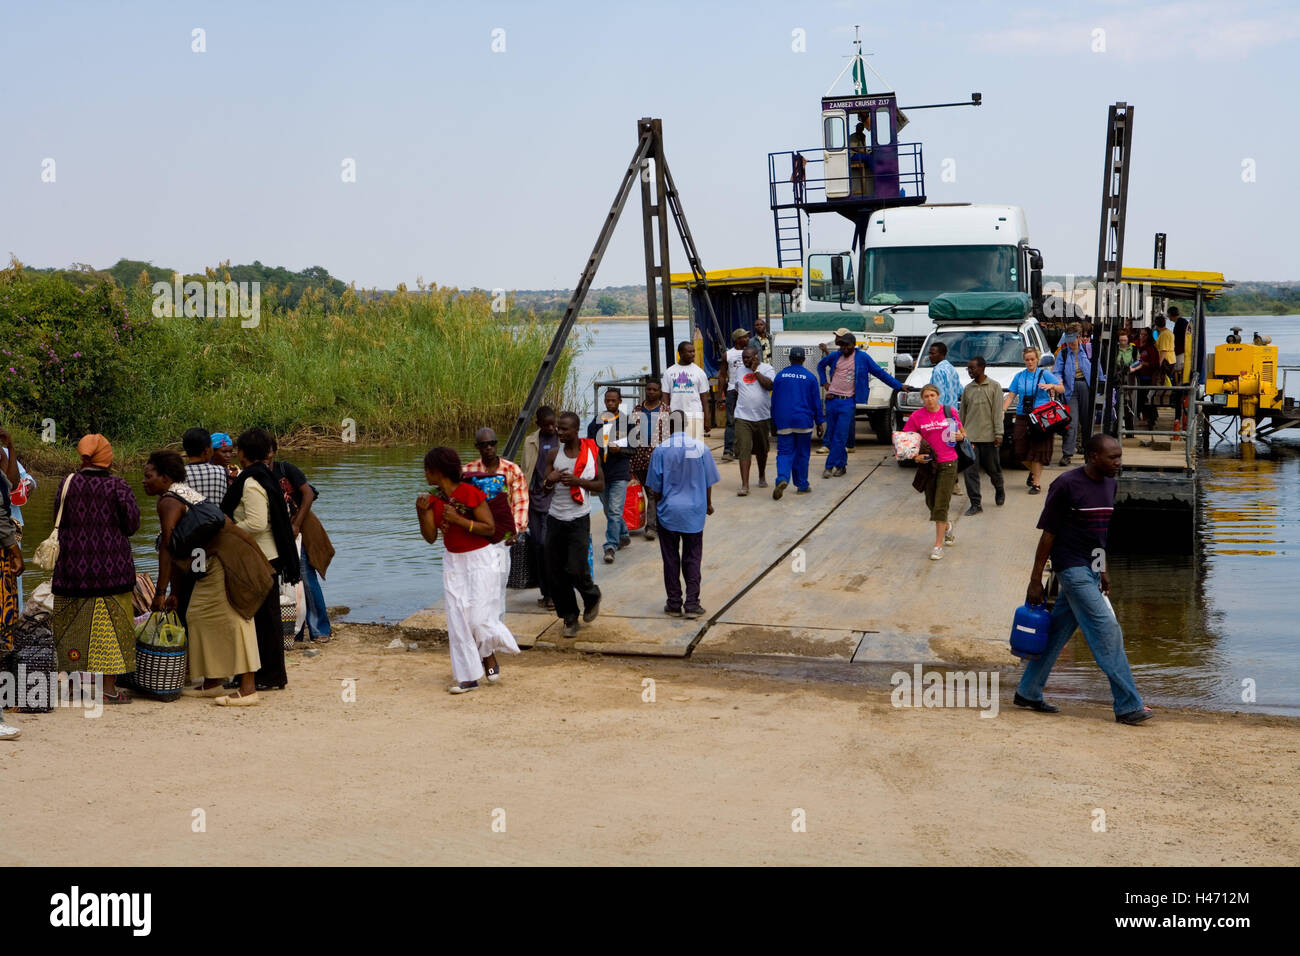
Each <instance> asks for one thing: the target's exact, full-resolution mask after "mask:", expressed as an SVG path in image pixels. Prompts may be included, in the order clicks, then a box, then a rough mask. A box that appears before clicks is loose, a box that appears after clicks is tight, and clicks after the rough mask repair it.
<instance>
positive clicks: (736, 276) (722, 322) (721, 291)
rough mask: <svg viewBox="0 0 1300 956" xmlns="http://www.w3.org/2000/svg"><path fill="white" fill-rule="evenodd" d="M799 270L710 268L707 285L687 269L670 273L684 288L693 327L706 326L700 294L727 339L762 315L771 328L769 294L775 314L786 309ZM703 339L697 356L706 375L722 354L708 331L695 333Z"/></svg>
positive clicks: (676, 284) (675, 285) (678, 286)
mask: <svg viewBox="0 0 1300 956" xmlns="http://www.w3.org/2000/svg"><path fill="white" fill-rule="evenodd" d="M802 275H803V273H802V270H800V269H793V268H791V269H768V268H762V267H755V268H743V269H713V270H710V271H709V272H707V273H705V280H706V282H707V285H702V284H701V283H700V282H699V281H698V280H697V279H696V278H695V276H694V275H692V274H691V273H689V272H685V273H682V272H679V273H675V274H674V275H673V276H672V285H673V288H674V289H685V290H686V291H687V294H688V295H689V296H690V300H691V320H692V324H693V326H694V328H696V329H703V328H707V326H708V323H709V318H708V311H707V307H706V306H705V303H704V297H705V296H707V297H708V299H709V302H710V303H712V305H713V313H714V314H715V315H716V316H717V317H718V325H719V326H720V327H721V329H722V335H723V339H724V341H725V342H726V343H728V344H729V343H730V342H731V333H732V332H733V331H735V330H736V329H749V330H751V331H752V330H753V328H754V320H755V319H758V318H762V319H763V320H764V321H766V322H767V328H768V332H769V333H770V332H771V331H772V318H773V312H772V306H771V302H772V299H771V297H772V296H779V297H780V298H779V300H778V302H779V305H778V309H779V314H778V315H777V316H776V317H777V318H781V317H783V316H784V315H785V314H786V312H787V311H789V305H790V295H791V294H792V293H793V292H794V290H795V289H796V288H797V287H798V285H799V281H800V278H801V277H802ZM696 337H698V338H700V339H701V341H702V343H703V346H704V347H703V348H702V349H700V350H699V355H698V356H697V357H698V359H699V361H700V364H701V365H702V366H703V367H704V371H705V372H706V373H707V374H708V375H709V376H710V377H712V376H714V375H716V374H718V366H719V365H721V364H722V360H723V355H722V354H721V352H720V351H719V349H718V347H717V344H716V343H715V342H714V340H713V338H712V337H711V336H709V335H698V334H697V335H696Z"/></svg>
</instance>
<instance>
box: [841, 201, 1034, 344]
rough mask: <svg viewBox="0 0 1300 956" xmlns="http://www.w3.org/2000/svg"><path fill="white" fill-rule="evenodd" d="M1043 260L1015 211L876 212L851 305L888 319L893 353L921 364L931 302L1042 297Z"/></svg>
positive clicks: (960, 207)
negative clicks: (963, 296) (951, 295)
mask: <svg viewBox="0 0 1300 956" xmlns="http://www.w3.org/2000/svg"><path fill="white" fill-rule="evenodd" d="M1042 270H1043V260H1042V255H1041V254H1040V253H1039V252H1038V250H1037V249H1033V248H1031V247H1030V245H1029V226H1028V224H1027V222H1026V221H1025V214H1024V211H1023V210H1022V209H1020V207H1018V206H1001V205H986V204H972V203H950V204H929V205H922V206H905V207H899V208H894V209H880V210H877V211H876V212H874V213H872V214H871V217H870V219H869V220H868V221H867V226H866V230H865V233H864V235H863V240H862V248H861V250H860V252H859V256H858V268H857V276H856V280H857V281H856V291H857V302H858V304H859V305H861V306H862V307H863V308H864V309H868V310H877V311H882V312H889V313H891V314H892V315H893V316H894V328H895V330H896V334H897V336H898V351H899V352H902V353H906V354H909V355H911V356H912V357H913V358H914V359H915V360H916V362H917V363H918V364H919V363H920V362H921V360H922V359H923V358H924V351H923V349H922V345H923V344H924V341H925V339H926V338H927V337H928V336H929V334H930V332H931V331H932V330H933V328H934V323H933V322H932V321H931V316H930V309H929V306H930V301H931V300H932V299H934V297H935V296H938V295H941V294H943V293H947V292H1023V293H1026V294H1028V295H1030V296H1031V297H1032V298H1033V299H1034V301H1039V300H1041V297H1042Z"/></svg>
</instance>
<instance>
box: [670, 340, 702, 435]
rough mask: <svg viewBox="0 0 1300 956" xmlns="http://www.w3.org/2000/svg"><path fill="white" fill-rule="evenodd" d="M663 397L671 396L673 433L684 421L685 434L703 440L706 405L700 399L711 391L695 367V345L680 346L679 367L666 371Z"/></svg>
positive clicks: (698, 368)
mask: <svg viewBox="0 0 1300 956" xmlns="http://www.w3.org/2000/svg"><path fill="white" fill-rule="evenodd" d="M661 384H662V386H663V391H664V395H666V396H667V397H668V400H669V403H668V408H669V413H670V414H671V415H672V430H673V431H677V430H678V429H679V428H680V427H681V426H680V424H679V423H680V422H681V421H682V420H683V418H684V420H685V424H686V434H688V435H690V436H691V437H692V438H703V437H704V402H703V401H701V400H700V396H701V395H703V394H705V393H706V392H708V390H709V377H708V376H707V375H705V374H704V369H702V368H700V367H699V366H698V365H696V364H695V346H694V345H692V344H691V343H690V342H682V343H680V344H678V346H677V364H676V365H672V366H669V368H668V370H667V371H665V372H664V376H663V382H662V383H661Z"/></svg>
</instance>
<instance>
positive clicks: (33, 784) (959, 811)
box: [0, 625, 1300, 866]
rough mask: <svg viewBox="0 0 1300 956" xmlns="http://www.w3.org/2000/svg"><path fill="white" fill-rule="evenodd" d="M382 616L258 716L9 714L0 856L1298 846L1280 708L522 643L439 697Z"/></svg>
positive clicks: (562, 857) (1296, 798)
mask: <svg viewBox="0 0 1300 956" xmlns="http://www.w3.org/2000/svg"><path fill="white" fill-rule="evenodd" d="M396 633H397V631H396V629H392V628H381V627H367V626H349V625H341V626H340V627H339V629H338V635H339V636H338V639H337V640H336V641H335V642H334V643H332V644H329V645H326V646H325V647H324V648H323V649H322V653H321V654H320V656H318V657H316V658H314V659H307V658H305V657H304V656H303V655H302V654H301V653H300V652H294V653H291V654H290V663H289V681H290V683H289V687H288V689H287V690H285V691H282V692H273V693H267V694H263V695H262V696H263V705H262V706H260V707H257V708H249V709H246V710H238V711H236V710H226V709H222V708H217V707H214V706H212V705H211V704H210V703H209V702H208V701H204V700H198V699H188V698H187V699H182V700H180V701H177V702H175V703H170V704H163V703H155V702H150V701H136V702H135V703H133V704H131V705H129V706H127V707H113V708H106V710H105V713H104V715H103V717H102V718H100V719H98V720H87V719H85V718H84V717H83V716H82V714H81V712H79V711H75V710H60V711H56V712H55V713H52V714H46V715H23V714H18V715H12V719H13V720H14V721H15V722H16V723H19V724H20V725H21V726H22V728H23V730H24V735H23V737H22V739H21V740H19V741H16V742H12V743H6V744H0V794H2V795H3V796H2V797H0V799H2V800H3V805H4V818H5V826H4V838H3V840H0V864H3V865H9V866H12V865H38V864H54V863H58V864H64V865H81V864H190V865H193V864H233V863H237V862H240V863H245V864H258V865H261V864H295V863H301V864H328V863H339V864H347V863H381V864H430V863H455V864H474V863H484V864H509V863H524V864H529V863H532V864H543V863H557V864H581V863H597V864H623V865H627V864H701V863H739V864H782V863H803V864H809V863H866V864H950V863H952V864H957V863H960V864H1044V865H1057V864H1085V865H1087V864H1103V865H1105V864H1136V865H1146V864H1175V865H1183V864H1211V865H1213V864H1249V865H1258V864H1295V863H1297V862H1300V823H1298V822H1297V821H1300V758H1298V757H1297V751H1298V750H1300V743H1297V741H1298V740H1300V737H1297V729H1300V728H1297V723H1296V721H1294V720H1290V719H1287V718H1278V717H1266V716H1253V715H1240V714H1220V713H1201V712H1195V711H1179V712H1171V711H1164V712H1161V713H1159V714H1158V716H1157V718H1156V719H1155V720H1153V721H1151V722H1149V723H1148V724H1147V725H1146V726H1144V727H1139V728H1130V727H1123V726H1120V725H1117V724H1115V723H1114V722H1113V719H1112V716H1111V712H1110V710H1109V708H1106V707H1101V706H1095V705H1090V704H1073V703H1069V702H1063V713H1062V714H1061V715H1059V716H1055V717H1044V716H1040V715H1036V714H1031V713H1028V712H1025V711H1020V710H1017V709H1015V708H1014V707H1012V706H1011V705H1010V698H1011V693H1012V690H1013V688H1012V687H1010V686H1006V685H1005V684H1004V685H1003V686H1002V688H1001V691H1002V699H1003V707H1002V709H1001V710H1000V712H999V714H998V716H997V717H995V718H993V719H986V718H981V717H980V716H979V711H978V710H975V709H965V710H958V709H930V710H924V709H912V710H905V709H897V708H894V707H892V706H891V704H890V697H889V694H888V691H887V685H884V686H883V687H876V688H871V687H865V686H862V685H859V684H851V683H844V682H836V681H824V680H822V681H812V680H808V679H806V678H791V677H774V676H766V675H763V674H757V673H741V672H737V671H734V670H725V669H722V668H721V667H719V666H716V665H713V666H711V665H705V664H700V663H691V662H686V661H672V660H664V659H635V658H617V659H616V658H607V657H594V656H584V655H579V654H574V653H563V652H556V651H542V650H537V651H529V652H526V653H524V654H523V655H522V656H520V657H516V658H508V659H505V660H504V661H503V663H504V678H503V680H502V681H501V682H500V683H499V684H498V685H495V686H487V685H484V686H483V687H482V688H481V689H480V690H478V691H475V692H473V693H471V694H468V695H466V696H464V697H452V696H451V695H449V694H447V693H446V692H445V688H446V686H447V685H448V684H449V683H450V667H449V663H448V658H447V653H446V648H445V646H442V645H441V644H440V643H437V642H432V641H428V640H426V638H427V636H428V635H427V634H414V633H412V634H411V636H412V637H414V638H415V639H418V640H420V641H421V644H420V649H419V650H418V651H415V652H407V651H402V650H389V649H386V648H385V646H384V645H385V644H386V643H387V642H388V641H389V640H391V639H392V637H393V636H394V634H396ZM845 666H847V665H845ZM343 678H354V679H355V688H356V692H355V698H356V699H355V702H345V701H344V699H343V698H344V693H343V690H342V686H343V685H342V683H341V679H343ZM647 678H649V679H652V680H653V681H654V696H655V700H654V702H646V701H644V700H643V695H645V694H646V691H647V690H648V687H647V686H646V685H645V684H643V681H645V679H647ZM877 683H878V684H879V683H880V681H877ZM1099 810H1100V811H1104V819H1105V832H1100V831H1098V830H1096V829H1095V827H1096V826H1097V821H1098V820H1100V815H1099V814H1098V811H1099ZM199 811H201V813H200V812H199ZM799 811H802V815H801V814H800V813H799ZM800 818H802V819H803V820H804V821H805V827H806V828H805V830H804V831H803V832H796V830H795V825H796V824H797V823H798V821H799V819H800ZM200 819H201V821H202V823H203V825H204V828H205V829H204V832H195V830H196V828H197V827H198V823H197V822H196V821H199V820H200ZM494 822H495V824H496V829H495V830H494ZM503 827H504V832H501V830H502V828H503Z"/></svg>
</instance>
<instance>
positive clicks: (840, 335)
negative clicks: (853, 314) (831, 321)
mask: <svg viewBox="0 0 1300 956" xmlns="http://www.w3.org/2000/svg"><path fill="white" fill-rule="evenodd" d="M852 334H853V333H852V332H850V331H849V330H848V329H846V328H843V327H841V328H838V329H836V330H835V337H836V338H837V339H842V338H844V336H846V335H852Z"/></svg>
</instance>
